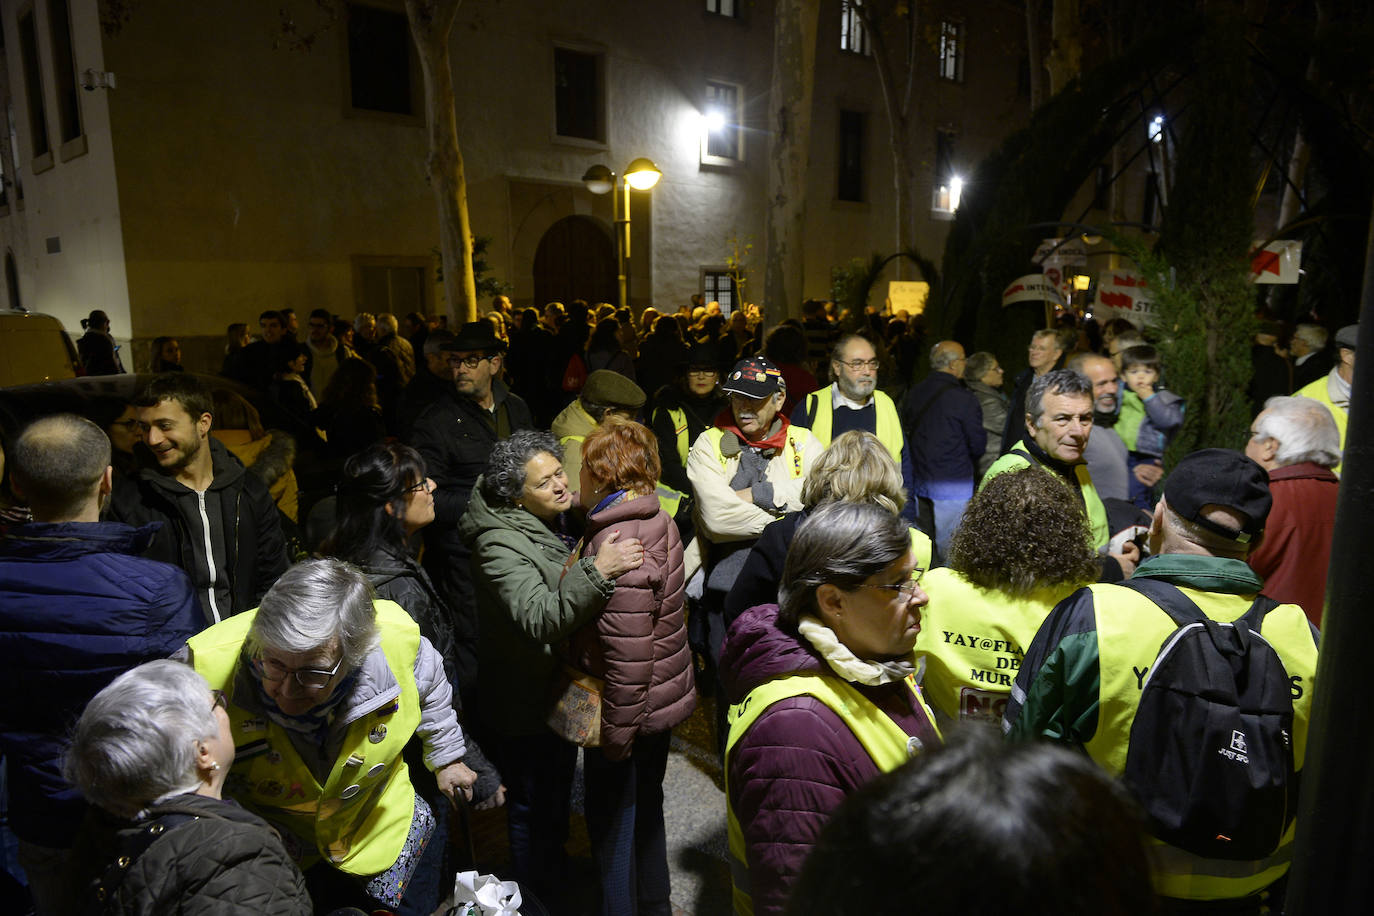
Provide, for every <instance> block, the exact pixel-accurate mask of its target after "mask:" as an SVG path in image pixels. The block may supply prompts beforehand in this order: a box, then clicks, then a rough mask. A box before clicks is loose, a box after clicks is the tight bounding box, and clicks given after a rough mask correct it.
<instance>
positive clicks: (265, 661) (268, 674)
mask: <svg viewBox="0 0 1374 916" xmlns="http://www.w3.org/2000/svg"><path fill="white" fill-rule="evenodd" d="M248 664H249V665H251V666H252V668H253V671H254V672H255V673H256V674H257V675H258V677H260V678H262V679H263V680H264V681H280V680H282V679H283V678H285V677H286V676H287V675H291V676H292V677H294V678H295V679H296V683H297V684H300V685H301V686H302V687H304V688H306V689H307V690H319V689H321V688H322V687H327V686H328V685H329V681H330V679H331V678H333V677H334V675H336V674H338V673H339V668H340V667H342V665H343V657H342V656H340V657H339V660H338V661H337V662H335V663H334V667H333V668H331V669H330V670H328V671H326V670H324V669H323V668H288V667H286V666H285V665H283V664H282V663H281V662H279V661H277V660H276V659H272V658H258V657H257V656H254V657H253V658H250V659H249V660H248Z"/></svg>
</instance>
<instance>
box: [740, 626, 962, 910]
mask: <svg viewBox="0 0 1374 916" xmlns="http://www.w3.org/2000/svg"><path fill="white" fill-rule="evenodd" d="M777 621H778V607H777V605H775V604H765V605H761V606H759V607H754V608H750V609H749V610H747V611H745V612H744V613H743V614H742V615H740V617H739V619H737V620H736V621H735V622H734V623H733V624H731V626H730V631H729V634H728V635H727V636H726V638H725V647H724V650H723V651H722V653H721V658H720V674H721V681H722V683H723V685H724V687H725V692H726V696H727V697H728V699H729V702H730V703H731V704H736V703H741V702H743V701H744V698H745V697H747V696H748V695H749V692H750V691H751V690H753V689H754V688H755V687H758V686H759V685H761V684H763V683H765V682H767V681H770V680H773V679H774V678H779V677H785V676H787V675H789V674H797V673H811V674H824V675H830V676H833V677H836V678H839V677H840V675H838V674H836V673H835V672H834V670H833V669H832V668H831V666H830V664H829V663H828V662H827V661H826V660H825V658H824V657H823V656H822V655H821V654H820V652H818V651H817V650H816V649H815V648H814V647H813V646H812V645H811V644H810V643H809V642H807V641H805V640H804V639H803V638H801V637H799V636H797V635H793V634H791V633H788V632H786V631H784V630H782V629H780V628H779V627H778V623H777ZM853 686H854V687H855V688H856V689H857V690H858V691H859V692H860V693H861V694H862V695H863V696H864V697H865V698H866V699H868V700H870V701H871V702H872V703H873V705H875V706H877V707H878V708H879V709H880V710H882V712H883V713H885V714H886V715H887V716H888V717H889V718H890V719H892V721H893V722H894V723H896V724H897V726H898V727H899V728H901V729H902V730H903V731H904V732H906V733H907V734H908V735H912V736H913V737H916V738H918V739H919V740H920V742H921V745H922V746H924V747H930V748H933V747H935V746H937V745H938V744H939V742H940V737H939V733H938V732H937V731H936V729H935V727H934V725H933V724H932V722H931V719H930V716H929V715H928V713H927V711H926V710H925V709H924V708H921V709H916V708H914V707H913V704H912V702H911V697H913V696H914V695H913V694H912V692H911V690H910V689H909V688H908V687H907V686H906V684H905V683H903V682H901V681H896V682H892V683H887V684H882V685H879V686H877V687H870V686H865V685H862V684H857V683H855V684H853ZM726 767H727V770H728V774H729V775H728V780H727V785H728V789H729V793H730V800H729V803H730V807H731V809H732V810H733V811H734V813H735V817H736V818H737V819H738V821H739V823H740V825H741V827H742V829H743V832H744V839H745V846H746V855H747V859H748V865H749V881H750V885H751V896H752V898H753V904H754V912H755V913H778V912H782V909H783V907H784V905H785V903H786V901H787V897H788V894H789V892H790V890H791V888H792V885H793V884H794V883H795V882H796V879H797V876H798V875H799V874H800V872H801V867H802V863H803V862H804V861H805V860H806V856H807V854H808V853H809V852H810V851H811V848H812V847H813V846H814V845H815V842H816V838H817V837H818V836H819V835H820V831H821V828H822V827H824V826H825V823H826V821H827V820H829V818H830V813H831V812H832V811H834V810H835V808H836V807H838V806H839V804H840V802H842V801H844V799H845V798H846V796H848V795H849V794H850V793H851V792H853V791H854V790H855V789H857V788H859V787H860V786H862V785H863V784H864V783H866V782H868V781H869V780H871V779H873V778H874V777H875V776H877V775H878V774H879V769H878V766H877V764H875V763H874V762H873V760H872V758H871V757H869V755H868V752H867V751H865V750H864V747H863V745H862V744H860V742H859V739H858V738H856V737H855V736H854V733H853V732H852V731H850V729H849V727H848V726H847V725H845V723H844V721H843V720H842V719H841V718H840V717H839V716H838V715H836V714H835V712H834V711H832V710H831V709H830V707H828V706H826V705H825V703H823V702H822V701H821V700H818V699H816V698H815V697H812V696H795V697H790V698H788V699H785V700H780V701H778V702H777V703H774V704H773V705H772V706H769V707H768V709H767V710H766V711H765V712H764V713H763V714H762V715H760V716H759V718H758V719H757V720H755V722H754V723H753V725H751V726H750V727H749V730H748V731H746V732H745V733H744V735H743V736H741V737H740V738H739V739H738V740H737V741H736V743H735V744H734V745H733V747H732V748H731V750H730V753H729V755H728V759H727V760H726Z"/></svg>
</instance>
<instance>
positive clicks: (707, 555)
mask: <svg viewBox="0 0 1374 916" xmlns="http://www.w3.org/2000/svg"><path fill="white" fill-rule="evenodd" d="M721 390H722V391H724V392H725V394H726V396H727V397H728V398H729V405H728V406H727V407H726V409H725V410H722V411H721V412H720V413H719V414H717V415H716V418H715V425H714V426H711V427H710V428H708V429H707V430H706V431H705V432H703V433H702V434H701V435H700V436H698V437H697V440H696V442H694V443H693V444H692V449H691V451H690V452H689V453H688V455H687V478H688V479H689V480H690V481H691V482H692V487H693V489H694V490H695V495H696V501H697V502H696V507H697V535H698V538H699V539H701V540H702V551H703V555H704V565H705V569H706V573H707V578H706V586H705V593H704V594H703V596H702V607H703V608H704V609H705V611H706V614H707V620H708V621H709V624H710V632H709V636H708V639H709V643H708V648H709V651H710V654H711V660H712V662H715V661H717V660H718V656H719V654H720V644H721V641H722V640H723V639H724V637H725V624H724V617H723V611H724V603H725V595H726V593H728V592H729V591H730V587H731V586H732V585H733V584H734V581H735V578H736V577H737V576H738V575H739V571H740V569H741V568H742V567H743V566H744V559H745V557H746V556H747V555H748V553H749V548H750V547H751V546H753V543H754V542H755V541H756V540H758V537H759V535H760V534H762V533H763V529H764V526H765V525H767V524H769V523H770V522H773V521H776V520H777V519H779V518H782V516H783V515H785V514H787V513H788V512H797V511H799V510H800V509H801V508H802V501H801V491H802V483H803V482H804V481H805V480H806V471H807V468H808V467H809V466H810V465H811V463H812V462H814V461H815V460H816V458H817V457H818V456H819V455H820V454H821V452H822V451H824V446H822V445H821V443H820V442H819V441H818V440H817V439H816V437H815V436H813V435H812V434H811V431H810V430H807V429H802V428H801V427H798V426H793V425H792V424H791V422H790V421H789V420H788V419H787V417H786V416H785V415H783V414H782V413H780V411H781V409H782V402H783V399H784V397H785V396H786V385H785V384H784V383H783V380H782V372H781V371H780V370H779V369H778V367H777V366H775V365H773V363H771V362H769V361H768V360H767V359H764V358H763V357H761V356H751V357H749V358H747V359H742V360H740V361H739V362H737V363H735V367H734V368H733V369H732V370H730V372H729V374H728V375H727V376H726V377H725V379H724V381H723V382H722V383H721Z"/></svg>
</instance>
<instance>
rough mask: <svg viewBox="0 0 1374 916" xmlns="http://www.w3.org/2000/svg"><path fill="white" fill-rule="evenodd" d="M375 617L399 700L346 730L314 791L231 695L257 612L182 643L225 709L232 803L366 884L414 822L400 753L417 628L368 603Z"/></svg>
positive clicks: (288, 747)
mask: <svg viewBox="0 0 1374 916" xmlns="http://www.w3.org/2000/svg"><path fill="white" fill-rule="evenodd" d="M375 607H376V609H377V629H378V634H379V637H380V643H381V650H382V653H383V655H384V656H385V657H386V661H387V665H388V667H390V668H391V673H392V675H393V676H395V678H396V682H397V683H398V684H399V685H400V688H401V693H400V696H399V697H398V698H397V699H396V700H395V701H393V702H390V703H387V704H385V705H383V706H382V707H381V708H380V709H376V710H373V711H371V712H369V713H366V714H364V715H362V716H360V717H359V718H358V719H357V720H356V721H354V722H352V723H350V724H349V726H348V730H347V732H346V733H345V735H344V740H343V746H342V747H341V748H340V750H339V754H338V758H337V759H336V760H335V761H334V763H333V764H332V765H331V766H330V769H329V775H328V776H327V777H326V779H325V781H324V783H323V784H321V783H320V782H319V781H318V780H316V778H315V775H314V774H313V773H312V772H311V770H310V768H309V767H308V766H306V764H305V763H304V762H303V761H302V760H301V758H300V755H299V754H297V753H296V749H295V748H294V747H293V746H292V744H291V739H290V737H289V736H288V735H287V733H286V731H285V730H284V729H283V728H282V727H281V726H279V725H277V724H276V723H275V722H272V721H271V720H270V719H268V718H266V717H265V716H255V715H254V714H253V713H250V712H248V711H247V710H245V709H243V708H241V707H239V706H238V705H236V704H235V703H234V702H233V701H234V697H233V696H232V695H230V694H231V692H232V690H233V686H234V681H235V679H236V677H237V674H238V670H239V666H240V665H241V664H242V663H243V644H244V639H245V637H247V635H248V630H249V628H250V627H251V626H252V623H253V620H254V619H255V618H256V616H257V613H258V612H257V611H256V610H252V611H247V612H245V613H243V614H238V615H235V616H233V617H230V618H229V619H228V620H225V621H223V622H221V623H217V624H215V625H214V626H212V627H210V628H209V629H207V630H205V631H203V632H201V633H199V634H197V635H195V636H192V637H191V638H190V639H189V640H187V645H189V646H190V648H191V652H192V656H191V661H192V664H193V665H194V666H195V669H196V670H197V671H199V672H200V673H201V675H202V676H204V678H205V679H206V680H207V681H209V682H210V686H211V687H212V688H214V689H217V690H222V691H224V692H225V694H226V695H227V696H228V699H229V707H228V712H229V724H230V726H231V728H232V731H233V735H234V749H235V755H234V766H233V768H232V769H231V770H230V773H229V780H228V788H229V790H230V792H231V794H232V795H233V796H234V797H235V798H236V799H237V800H238V801H240V802H242V803H243V804H244V805H245V806H246V807H248V808H250V809H252V810H254V811H256V812H257V813H258V814H260V815H262V816H263V817H264V818H265V819H266V820H269V821H272V822H273V823H275V824H277V825H279V826H281V827H283V828H285V829H287V830H289V831H290V832H291V833H292V834H294V835H295V836H297V837H299V838H301V839H302V840H305V841H306V842H309V843H313V845H314V847H315V849H316V850H317V851H318V853H319V855H320V856H322V857H324V858H325V859H327V860H328V861H329V862H330V863H331V864H332V865H333V866H334V867H335V868H337V869H339V870H340V871H344V872H347V873H349V874H354V875H375V874H377V873H379V872H382V871H385V870H386V869H388V868H390V867H391V866H392V865H394V864H395V862H396V859H397V858H398V857H399V856H400V854H401V848H402V846H404V844H405V840H406V836H407V835H408V834H409V832H410V822H411V820H412V818H413V817H414V814H415V789H414V788H413V787H412V785H411V782H410V773H409V771H408V770H407V768H406V764H405V761H404V760H402V759H401V751H402V750H403V749H404V748H405V745H406V742H407V741H409V740H410V737H411V736H412V735H414V734H415V729H416V727H417V726H418V725H419V724H420V700H419V690H418V688H417V687H416V684H415V657H416V655H417V654H418V653H419V651H420V628H419V627H418V626H416V625H415V621H414V620H412V619H411V617H410V615H409V614H407V613H406V612H405V611H404V610H402V609H401V607H400V605H398V604H396V603H395V602H392V601H377V602H376V603H375ZM251 676H252V675H251V674H250V675H249V677H251ZM307 861H309V860H307Z"/></svg>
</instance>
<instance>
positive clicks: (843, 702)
mask: <svg viewBox="0 0 1374 916" xmlns="http://www.w3.org/2000/svg"><path fill="white" fill-rule="evenodd" d="M906 685H907V686H908V687H909V688H911V693H912V695H913V697H914V698H915V702H916V703H917V704H919V706H920V708H921V709H923V710H924V711H925V713H926V718H927V719H928V720H929V721H930V727H931V728H932V729H933V730H935V734H936V735H937V736H939V729H938V728H937V727H936V725H935V718H934V716H933V715H932V714H931V712H930V707H929V706H927V705H926V702H925V700H924V698H922V696H921V688H920V687H919V686H917V684H916V676H915V675H914V674H913V675H910V676H908V677H907V679H906ZM797 696H812V697H815V698H816V699H818V700H820V701H821V702H822V703H824V704H825V705H826V706H828V707H829V708H830V709H831V711H832V712H834V713H835V715H837V716H839V717H840V719H841V720H843V722H844V724H845V725H846V726H848V728H849V730H850V731H851V732H853V733H854V737H855V738H857V739H859V743H860V744H862V745H863V748H864V750H865V751H866V752H867V753H868V756H869V757H871V758H872V759H873V763H874V764H876V765H877V767H878V769H879V770H881V771H882V772H884V773H886V772H888V771H890V770H895V769H897V767H899V766H901V765H902V764H903V763H905V762H906V761H907V760H908V759H910V758H911V757H913V756H915V755H916V753H917V752H918V751H919V750H921V743H920V741H919V740H918V739H917V738H915V737H914V736H912V735H908V734H907V733H906V732H904V731H902V729H901V728H899V727H898V726H897V723H896V722H893V721H892V720H891V719H890V718H888V716H887V714H886V713H884V712H883V711H882V710H881V709H879V708H878V707H876V706H874V705H873V704H872V703H871V702H870V701H869V700H868V698H867V697H865V696H864V695H863V694H862V693H860V692H859V691H858V690H857V689H855V687H854V685H853V684H850V683H849V682H848V681H845V680H842V679H841V678H838V677H835V676H833V675H830V674H813V673H805V674H789V675H784V676H783V677H778V678H774V679H773V680H771V681H768V682H766V683H763V684H760V685H759V686H757V687H755V688H754V689H753V690H751V691H749V695H748V696H746V697H745V698H744V700H743V702H740V703H736V704H735V705H733V706H731V707H730V712H729V716H728V721H729V724H730V736H729V738H728V739H727V740H726V744H725V774H726V775H725V811H726V815H727V820H728V825H727V826H728V829H729V841H730V873H731V875H730V880H731V883H732V885H733V887H732V892H731V893H732V898H733V900H734V905H735V912H736V913H737V914H740V916H753V913H754V901H753V897H752V894H751V889H750V884H749V864H748V861H747V858H746V855H745V848H744V831H743V830H742V829H741V828H740V825H739V820H738V819H737V818H736V817H735V810H734V808H733V807H732V806H731V805H730V751H731V750H733V749H734V746H735V744H736V743H737V742H738V741H739V739H740V738H741V737H743V735H744V733H745V732H747V731H748V730H749V727H750V726H751V725H753V724H754V721H755V720H756V719H758V717H759V716H761V715H763V713H764V711H765V710H766V709H768V707H770V706H772V705H773V704H774V703H777V702H778V701H779V700H786V699H788V698H790V697H797Z"/></svg>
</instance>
